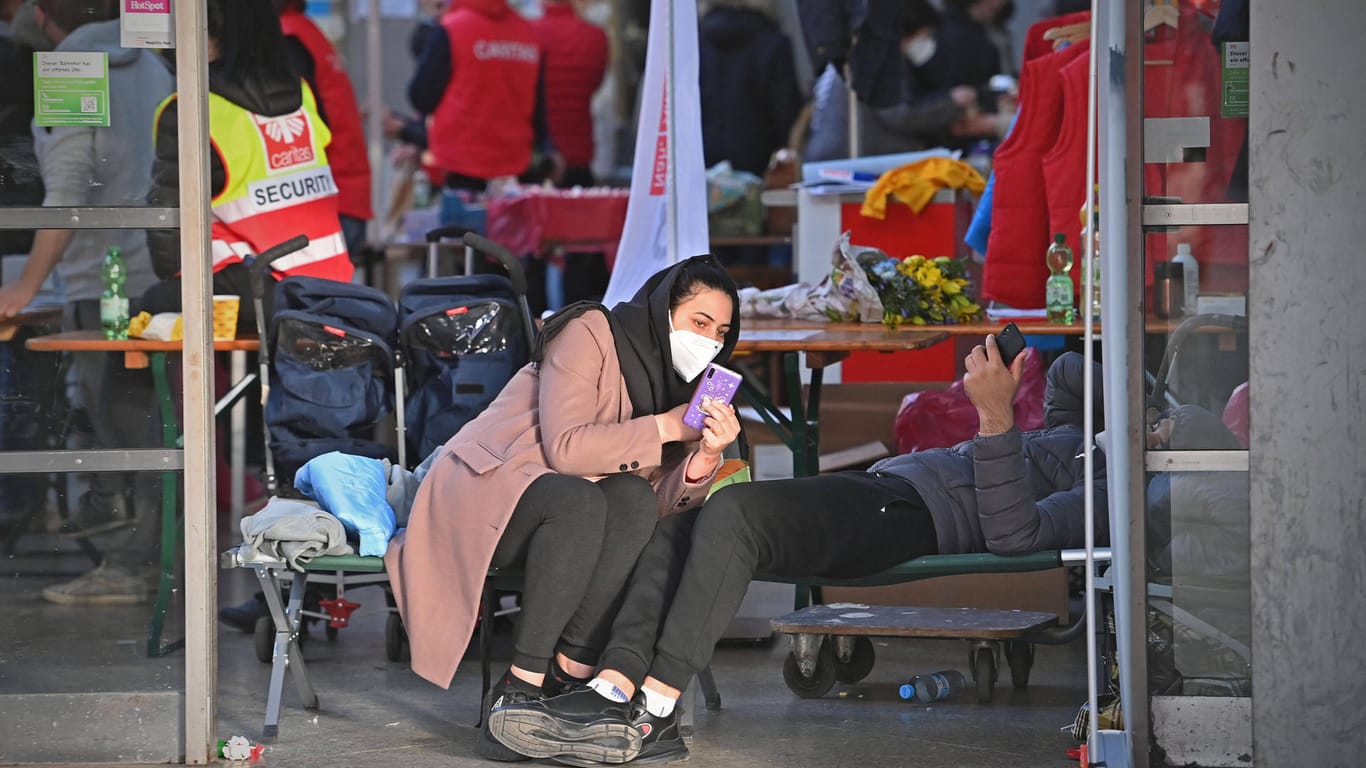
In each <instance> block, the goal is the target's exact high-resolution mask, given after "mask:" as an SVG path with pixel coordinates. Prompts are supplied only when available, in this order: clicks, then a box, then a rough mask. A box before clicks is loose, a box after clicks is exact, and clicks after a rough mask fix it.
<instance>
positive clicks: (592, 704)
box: [489, 688, 642, 765]
mask: <svg viewBox="0 0 1366 768" xmlns="http://www.w3.org/2000/svg"><path fill="white" fill-rule="evenodd" d="M631 721H632V706H631V704H630V702H615V701H611V700H610V699H607V698H606V697H604V696H601V695H599V694H598V692H597V691H594V690H593V689H591V688H580V689H577V690H574V691H570V692H569V693H565V694H562V695H560V696H556V697H554V698H553V699H542V700H540V701H529V702H527V703H525V704H514V705H511V706H504V707H499V708H496V709H494V710H493V712H492V713H491V714H490V715H489V731H490V732H491V733H492V734H493V737H494V738H496V739H497V740H498V741H499V742H501V743H502V744H503V745H504V746H506V747H508V748H510V749H512V750H513V751H514V752H517V753H518V754H522V755H526V756H527V757H536V758H550V757H553V758H556V759H560V758H575V759H578V760H584V761H588V762H587V763H585V764H587V765H593V764H597V763H613V764H615V763H625V762H629V761H631V760H634V759H635V758H636V756H637V755H638V754H640V748H641V743H642V739H641V735H640V730H639V729H637V728H636V726H635V725H634V724H633V723H632V722H631Z"/></svg>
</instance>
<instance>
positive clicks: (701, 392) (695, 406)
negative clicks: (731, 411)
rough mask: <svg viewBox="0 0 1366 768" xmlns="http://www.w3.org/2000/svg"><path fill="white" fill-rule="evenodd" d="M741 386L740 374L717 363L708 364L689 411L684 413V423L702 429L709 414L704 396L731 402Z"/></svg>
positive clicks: (694, 393) (693, 395) (689, 405)
mask: <svg viewBox="0 0 1366 768" xmlns="http://www.w3.org/2000/svg"><path fill="white" fill-rule="evenodd" d="M739 388H740V374H738V373H736V372H735V371H732V370H729V369H727V368H722V367H721V366H719V365H716V364H715V363H712V364H711V365H708V366H707V370H705V371H703V372H702V377H701V378H699V379H698V380H697V391H695V392H693V393H692V402H690V403H689V404H688V412H687V413H685V414H683V423H684V424H687V425H688V426H690V427H692V428H693V429H701V428H702V423H703V422H704V421H706V419H707V414H706V413H705V412H703V410H702V398H704V397H708V398H711V399H712V400H720V401H721V402H723V403H729V402H730V401H731V400H732V399H734V397H735V392H736V390H738V389H739Z"/></svg>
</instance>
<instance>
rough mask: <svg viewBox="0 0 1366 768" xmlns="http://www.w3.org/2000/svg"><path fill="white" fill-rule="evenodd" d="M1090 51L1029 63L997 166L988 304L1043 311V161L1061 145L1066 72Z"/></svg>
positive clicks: (1046, 238) (1072, 50) (1080, 48)
mask: <svg viewBox="0 0 1366 768" xmlns="http://www.w3.org/2000/svg"><path fill="white" fill-rule="evenodd" d="M1087 50H1088V46H1085V45H1071V46H1068V47H1066V48H1063V49H1062V50H1060V51H1055V52H1053V53H1050V54H1046V55H1044V56H1042V57H1040V58H1037V59H1034V60H1032V61H1027V62H1025V66H1024V72H1023V73H1022V75H1021V77H1020V113H1019V116H1018V117H1017V118H1016V122H1015V127H1014V129H1012V130H1011V133H1010V136H1009V137H1007V138H1006V140H1005V142H1003V143H1002V144H1001V147H1000V148H999V149H997V150H996V155H995V157H994V158H993V160H992V164H993V170H994V173H995V174H996V189H995V191H994V192H993V198H992V211H991V236H990V238H989V239H988V240H987V260H986V264H985V266H984V267H983V269H982V297H983V298H984V299H988V300H992V301H999V302H1003V303H1005V304H1008V305H1010V306H1012V307H1026V308H1029V307H1042V306H1043V298H1044V281H1045V280H1047V278H1048V267H1047V265H1045V264H1044V259H1043V257H1044V252H1045V251H1046V250H1047V249H1048V244H1049V242H1050V241H1051V237H1050V235H1051V233H1050V232H1049V231H1048V202H1047V197H1046V195H1045V187H1044V171H1043V156H1044V153H1046V152H1047V151H1048V150H1049V148H1050V147H1052V146H1053V145H1054V143H1055V142H1056V141H1057V138H1058V129H1059V127H1060V126H1061V123H1062V76H1061V70H1062V67H1063V66H1065V65H1066V64H1068V63H1069V62H1071V61H1072V60H1073V59H1076V58H1077V57H1082V58H1085V55H1086V51H1087ZM1082 175H1083V176H1084V175H1085V172H1084V171H1083V174H1082Z"/></svg>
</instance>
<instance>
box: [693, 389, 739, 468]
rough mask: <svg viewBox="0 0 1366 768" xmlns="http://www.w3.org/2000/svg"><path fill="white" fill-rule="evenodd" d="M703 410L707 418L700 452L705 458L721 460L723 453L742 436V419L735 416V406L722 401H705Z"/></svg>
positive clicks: (704, 423) (703, 427)
mask: <svg viewBox="0 0 1366 768" xmlns="http://www.w3.org/2000/svg"><path fill="white" fill-rule="evenodd" d="M701 408H702V412H703V413H705V414H706V415H707V418H706V420H705V421H703V422H702V441H701V444H700V447H699V448H698V450H699V451H700V452H701V453H702V454H703V455H705V456H709V457H718V458H719V457H720V456H721V452H722V451H724V450H726V447H727V446H729V445H730V444H731V443H733V442H735V438H737V437H739V436H740V418H739V417H738V416H736V415H735V406H733V405H731V404H730V403H725V402H721V401H720V400H712V399H710V398H706V399H703V401H702V405H701Z"/></svg>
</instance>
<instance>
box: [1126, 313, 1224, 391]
mask: <svg viewBox="0 0 1366 768" xmlns="http://www.w3.org/2000/svg"><path fill="white" fill-rule="evenodd" d="M1201 328H1228V329H1230V330H1232V331H1234V332H1235V333H1241V334H1243V335H1244V336H1246V335H1247V330H1248V328H1247V316H1246V315H1223V314H1208V313H1207V314H1203V315H1195V316H1194V317H1189V318H1187V319H1186V320H1184V321H1182V322H1181V324H1180V325H1178V326H1176V328H1175V329H1174V330H1173V331H1172V332H1171V335H1170V336H1169V337H1168V338H1167V349H1166V351H1165V352H1163V354H1162V363H1161V365H1159V366H1158V369H1157V374H1156V376H1155V377H1154V381H1153V390H1152V392H1151V393H1149V395H1148V407H1149V408H1156V409H1157V410H1159V411H1161V410H1164V408H1165V406H1166V404H1167V402H1166V397H1167V377H1168V376H1169V375H1170V374H1171V368H1172V362H1173V361H1174V360H1175V359H1176V353H1177V351H1178V350H1180V349H1181V343H1182V342H1184V341H1185V340H1186V337H1187V336H1189V335H1191V334H1192V333H1194V332H1195V331H1197V330H1199V329H1201Z"/></svg>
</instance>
